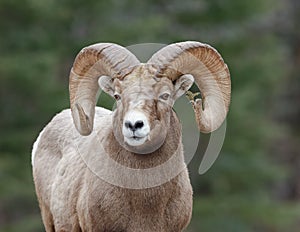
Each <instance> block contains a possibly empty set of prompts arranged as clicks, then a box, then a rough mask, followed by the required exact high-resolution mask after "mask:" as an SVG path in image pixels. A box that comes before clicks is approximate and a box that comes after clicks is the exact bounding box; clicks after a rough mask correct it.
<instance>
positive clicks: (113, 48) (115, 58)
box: [69, 43, 140, 135]
mask: <svg viewBox="0 0 300 232" xmlns="http://www.w3.org/2000/svg"><path fill="white" fill-rule="evenodd" d="M138 64H140V61H139V60H138V59H137V58H136V57H135V56H134V55H133V54H132V53H131V52H129V51H128V50H127V49H125V48H124V47H121V46H119V45H116V44H111V43H98V44H94V45H91V46H88V47H85V48H83V49H82V50H81V51H80V52H79V53H78V55H77V57H76V59H75V61H74V64H73V67H72V69H71V72H70V78H69V79H70V80H69V92H70V104H71V111H72V117H73V121H74V124H75V127H76V129H77V130H78V132H79V133H80V134H81V135H89V134H90V133H91V132H92V130H93V124H94V115H95V106H96V102H97V99H98V90H99V85H98V83H97V81H98V78H99V77H100V76H103V75H105V76H110V77H112V78H118V79H123V78H124V76H126V74H128V73H129V72H130V71H131V69H132V68H133V67H134V66H136V65H138Z"/></svg>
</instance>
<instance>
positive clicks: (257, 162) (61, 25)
mask: <svg viewBox="0 0 300 232" xmlns="http://www.w3.org/2000/svg"><path fill="white" fill-rule="evenodd" d="M299 24H300V2H299V1H298V0H278V1H272V0H251V1H241V0H185V1H182V0H172V1H171V0H152V1H138V0H125V1H121V0H113V1H104V0H85V1H83V0H60V1H58V0H48V1H46V0H23V1H20V0H0V106H1V107H0V115H1V120H0V129H1V130H0V231H1V232H15V231H25V232H27V231H28V232H35V231H44V228H43V226H42V223H41V218H40V214H39V209H38V204H37V200H36V197H35V193H34V186H33V181H32V174H31V161H30V158H31V154H30V153H31V147H32V144H33V142H34V140H35V139H36V137H37V135H38V133H39V131H40V130H41V129H42V128H43V127H44V126H45V125H46V124H47V123H48V122H49V120H50V119H51V118H52V117H53V116H54V115H55V114H56V113H58V112H60V111H61V110H62V109H64V108H68V107H69V102H68V74H69V70H70V67H71V65H72V62H73V59H74V57H75V55H76V54H77V52H78V51H79V50H80V49H81V48H82V47H84V46H87V45H89V44H92V43H95V42H107V41H108V42H115V43H119V44H121V45H123V46H128V45H132V44H138V43H147V42H151V43H165V44H168V43H172V42H177V41H183V40H197V41H201V42H205V43H209V44H211V45H212V46H214V47H216V48H217V49H218V51H219V52H220V53H221V54H222V56H223V58H224V59H225V61H226V63H227V64H228V66H229V68H230V71H231V76H232V104H231V108H230V113H229V115H228V119H227V135H226V139H225V143H224V146H223V149H222V153H221V155H220V156H219V158H218V160H217V162H216V163H215V164H214V166H213V167H212V168H211V169H210V170H209V172H207V173H206V174H204V175H199V174H198V167H199V164H200V160H201V153H203V150H204V149H203V146H204V147H205V141H206V140H208V138H209V136H202V135H201V138H202V139H201V143H200V145H199V147H198V153H199V156H198V155H196V156H195V157H194V159H193V160H192V162H191V163H190V165H189V170H190V175H191V178H192V183H193V188H194V191H195V197H194V212H193V219H192V222H191V224H190V226H189V227H188V229H187V231H188V232H198V231H203V232H218V231H222V232H250V231H255V232H260V231H263V232H279V231H280V232H286V231H288V232H296V231H300V229H299V228H300V204H299V198H300V133H299V131H300V78H299V76H300V25H299ZM101 104H102V105H104V106H109V105H111V101H110V102H109V101H102V102H101ZM192 118H193V116H192V115H191V119H192ZM202 145H203V146H202Z"/></svg>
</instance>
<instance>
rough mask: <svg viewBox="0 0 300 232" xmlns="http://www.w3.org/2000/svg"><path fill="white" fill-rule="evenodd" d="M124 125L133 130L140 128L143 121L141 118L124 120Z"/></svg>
mask: <svg viewBox="0 0 300 232" xmlns="http://www.w3.org/2000/svg"><path fill="white" fill-rule="evenodd" d="M124 125H125V127H126V128H128V129H130V130H132V131H133V132H135V131H136V130H138V129H142V128H143V126H144V125H145V123H144V122H143V121H142V120H137V121H135V122H131V121H128V120H127V121H125V123H124Z"/></svg>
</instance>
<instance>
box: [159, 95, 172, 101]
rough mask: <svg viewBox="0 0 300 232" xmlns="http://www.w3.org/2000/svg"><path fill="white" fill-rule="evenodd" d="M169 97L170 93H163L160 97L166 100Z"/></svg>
mask: <svg viewBox="0 0 300 232" xmlns="http://www.w3.org/2000/svg"><path fill="white" fill-rule="evenodd" d="M169 97H170V94H169V93H163V94H162V95H160V96H159V98H160V99H162V100H164V101H166V100H168V99H169Z"/></svg>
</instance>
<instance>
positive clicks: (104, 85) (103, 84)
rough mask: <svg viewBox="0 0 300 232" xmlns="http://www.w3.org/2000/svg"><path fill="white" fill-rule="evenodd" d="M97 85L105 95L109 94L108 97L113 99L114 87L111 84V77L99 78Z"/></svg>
mask: <svg viewBox="0 0 300 232" xmlns="http://www.w3.org/2000/svg"><path fill="white" fill-rule="evenodd" d="M98 84H99V86H100V88H101V89H102V90H103V91H104V92H106V93H107V94H109V95H110V96H112V97H113V95H114V92H115V87H114V84H113V79H112V78H111V77H109V76H101V77H100V78H99V79H98Z"/></svg>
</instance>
